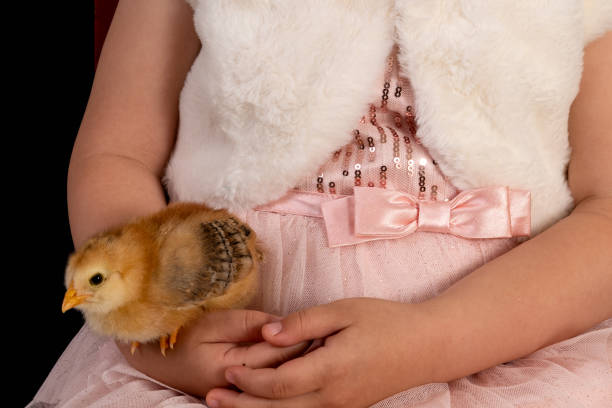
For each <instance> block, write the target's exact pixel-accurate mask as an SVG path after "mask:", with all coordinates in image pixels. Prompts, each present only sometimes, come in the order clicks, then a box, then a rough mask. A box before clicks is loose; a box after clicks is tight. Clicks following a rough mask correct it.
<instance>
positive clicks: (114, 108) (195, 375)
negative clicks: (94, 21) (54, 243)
mask: <svg viewBox="0 0 612 408" xmlns="http://www.w3.org/2000/svg"><path fill="white" fill-rule="evenodd" d="M192 18H193V16H192V11H191V9H190V8H189V6H188V5H187V3H186V2H185V1H183V0H127V1H125V0H123V1H120V2H119V6H118V8H117V11H116V13H115V17H114V19H113V23H112V25H111V28H110V30H109V33H108V37H107V40H106V43H105V45H104V49H103V51H102V55H101V58H100V62H99V65H98V68H97V72H96V77H95V79H94V83H93V88H92V92H91V96H90V99H89V103H88V105H87V109H86V111H85V115H84V117H83V121H82V123H81V127H80V129H79V133H78V135H77V139H76V142H75V146H74V150H73V152H72V157H71V161H70V168H69V172H68V209H69V217H70V227H71V230H72V236H73V240H74V244H75V246H76V247H79V246H80V245H82V244H83V242H84V241H85V240H86V239H87V238H88V237H89V236H91V235H93V234H95V233H97V232H99V231H101V230H104V229H106V228H109V227H111V226H114V225H118V224H122V223H125V222H127V221H129V220H130V219H131V218H133V217H136V216H142V215H146V214H149V213H152V212H155V211H157V210H160V209H162V208H163V207H164V206H165V205H166V200H165V197H164V192H163V189H162V185H161V183H160V178H161V176H162V173H163V171H164V167H165V165H166V162H167V161H168V158H169V156H170V153H171V151H172V147H173V145H174V139H175V135H176V130H177V123H178V101H179V93H180V90H181V88H182V85H183V82H184V79H185V76H186V74H187V72H188V70H189V68H190V66H191V64H192V63H193V61H194V58H195V57H196V55H197V53H198V51H199V47H200V43H199V40H198V38H197V36H196V34H195V32H194V29H193V22H192ZM271 320H274V317H273V316H270V315H267V314H265V313H260V312H255V311H246V310H235V311H226V312H218V313H216V314H209V315H207V316H206V318H204V319H202V320H201V321H199V322H198V323H197V324H195V325H193V326H192V327H189V328H186V329H184V330H182V331H181V333H180V334H179V343H178V346H179V347H178V348H177V350H172V351H170V352H169V354H168V358H167V359H164V358H163V357H161V353H160V351H159V346H158V345H142V346H141V348H140V350H139V352H137V353H136V354H135V355H134V356H132V355H131V354H130V353H129V346H128V345H123V344H118V346H119V348H120V350H121V351H122V352H123V354H124V356H125V357H126V359H128V361H129V362H130V364H132V365H133V366H135V367H136V368H138V369H140V370H141V371H143V372H144V373H146V374H148V375H150V376H152V377H154V378H156V379H157V380H159V381H162V382H164V383H166V384H169V385H171V386H173V387H175V388H178V389H181V390H183V391H187V392H190V393H193V394H199V395H203V394H204V393H205V392H206V391H207V390H208V389H209V388H211V387H212V386H225V385H227V382H226V381H225V379H224V378H223V369H224V368H225V367H227V366H228V365H230V364H237V363H246V364H250V365H254V366H259V367H265V366H268V365H271V364H277V363H279V362H280V361H284V360H285V359H287V358H289V357H291V356H292V355H293V354H295V353H296V352H299V351H300V349H301V348H302V347H301V346H300V347H298V348H292V349H279V348H273V347H271V346H269V345H267V344H266V343H259V344H257V345H256V346H253V347H251V348H248V347H238V346H237V344H236V343H237V342H242V341H261V334H260V330H259V328H260V327H261V325H263V324H264V323H266V322H268V321H271ZM211 342H212V343H211Z"/></svg>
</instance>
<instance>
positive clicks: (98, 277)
mask: <svg viewBox="0 0 612 408" xmlns="http://www.w3.org/2000/svg"><path fill="white" fill-rule="evenodd" d="M103 280H104V276H102V274H101V273H96V274H95V275H94V276H92V277H91V278H89V283H90V284H92V285H93V286H98V285H99V284H101V283H102V281H103Z"/></svg>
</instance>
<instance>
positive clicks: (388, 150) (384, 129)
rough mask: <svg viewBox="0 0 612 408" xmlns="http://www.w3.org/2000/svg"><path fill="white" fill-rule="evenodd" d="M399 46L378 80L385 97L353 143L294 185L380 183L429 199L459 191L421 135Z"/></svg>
mask: <svg viewBox="0 0 612 408" xmlns="http://www.w3.org/2000/svg"><path fill="white" fill-rule="evenodd" d="M397 49H398V47H397V46H395V47H393V49H392V51H391V52H390V54H389V56H388V58H387V66H386V69H385V71H384V74H383V77H382V78H380V81H379V82H378V83H379V84H380V88H381V96H380V99H379V100H378V101H373V102H372V103H371V104H370V107H369V111H368V112H364V113H365V114H364V115H363V117H362V118H361V120H360V121H359V122H358V123H356V125H355V128H354V129H353V130H352V134H353V136H354V137H353V140H352V141H351V143H349V144H347V145H345V146H342V147H341V148H340V149H338V150H336V151H335V152H334V153H333V154H332V156H331V157H330V158H329V160H328V161H327V162H326V163H325V164H323V165H322V166H321V167H320V168H319V170H318V172H317V174H315V175H309V176H305V177H304V179H303V180H302V181H301V182H300V183H298V184H297V185H296V186H295V189H297V190H300V191H318V192H321V193H323V192H326V193H327V192H329V193H337V194H352V193H353V186H370V187H374V186H376V187H383V188H391V189H397V190H403V191H407V192H409V193H411V194H414V195H415V196H417V197H419V199H425V200H440V199H441V200H448V199H450V198H452V197H453V196H455V195H456V193H457V189H456V188H455V187H454V186H453V185H452V184H451V183H449V182H448V180H447V179H446V178H445V177H444V175H443V174H442V173H441V172H440V170H439V168H438V166H437V164H436V162H435V160H433V159H432V158H431V157H430V156H429V154H428V153H427V151H426V149H425V148H424V146H423V145H422V144H421V143H420V141H419V139H418V127H417V123H416V120H415V110H414V102H413V92H412V88H411V86H410V81H409V79H408V78H406V77H404V76H402V75H401V74H400V72H399V65H398V64H397Z"/></svg>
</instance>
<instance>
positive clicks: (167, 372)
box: [117, 310, 307, 397]
mask: <svg viewBox="0 0 612 408" xmlns="http://www.w3.org/2000/svg"><path fill="white" fill-rule="evenodd" d="M276 320H279V319H278V318H277V317H275V316H273V315H269V314H266V313H262V312H257V311H254V310H221V311H214V312H210V313H206V314H204V316H203V317H202V318H201V319H200V320H198V321H197V322H195V323H194V324H193V325H190V326H188V327H185V328H183V329H181V331H180V332H179V335H178V340H177V343H176V347H175V348H174V349H173V350H168V351H167V353H166V355H167V356H166V357H164V356H162V354H161V353H160V351H159V344H158V343H149V344H142V345H141V346H140V347H139V348H138V350H137V351H136V353H135V354H134V355H133V356H132V355H131V354H130V346H129V345H127V344H120V343H118V344H117V345H118V347H119V348H120V350H121V352H122V353H123V355H124V356H125V358H126V359H127V360H128V362H129V363H130V365H132V366H133V367H134V368H136V369H138V370H140V371H142V372H143V373H145V374H147V375H148V376H149V377H151V378H154V379H156V380H158V381H160V382H162V383H164V384H166V385H168V386H170V387H173V388H175V389H178V390H181V391H183V392H187V393H189V394H192V395H196V396H200V397H202V396H204V395H205V394H206V393H207V392H208V391H209V390H210V389H212V388H214V387H226V386H228V385H230V384H229V383H228V382H227V381H226V380H225V377H224V372H225V370H226V369H227V368H228V367H230V366H236V365H238V366H243V365H244V366H245V367H252V368H263V367H276V366H278V365H279V364H281V363H282V362H284V361H287V360H288V359H290V358H293V357H295V356H297V355H300V354H301V353H302V352H303V351H304V350H305V349H306V347H307V342H301V343H299V342H296V345H292V346H290V347H280V348H279V347H275V346H272V345H270V344H269V343H266V342H265V341H262V340H263V338H262V337H261V327H262V326H263V325H264V324H266V323H269V322H273V321H276ZM245 342H250V343H254V344H250V345H243V344H241V343H245Z"/></svg>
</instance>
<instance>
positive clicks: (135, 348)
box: [130, 341, 140, 355]
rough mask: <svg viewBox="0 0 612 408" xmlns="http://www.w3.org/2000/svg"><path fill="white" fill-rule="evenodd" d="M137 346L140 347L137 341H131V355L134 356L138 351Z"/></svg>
mask: <svg viewBox="0 0 612 408" xmlns="http://www.w3.org/2000/svg"><path fill="white" fill-rule="evenodd" d="M138 346H140V343H139V342H137V341H133V342H132V347H130V353H131V354H132V355H134V353H135V352H136V350H137V349H138Z"/></svg>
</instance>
